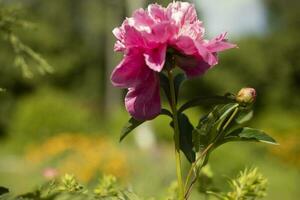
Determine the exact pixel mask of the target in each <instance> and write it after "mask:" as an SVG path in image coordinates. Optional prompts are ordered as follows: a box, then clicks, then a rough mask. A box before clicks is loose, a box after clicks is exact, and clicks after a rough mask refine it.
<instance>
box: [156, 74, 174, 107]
mask: <svg viewBox="0 0 300 200" xmlns="http://www.w3.org/2000/svg"><path fill="white" fill-rule="evenodd" d="M159 79H160V86H161V87H162V89H163V91H164V92H165V95H166V97H167V99H168V101H169V103H170V104H171V103H172V100H171V91H170V84H169V79H168V77H167V76H166V75H165V74H163V73H159Z"/></svg>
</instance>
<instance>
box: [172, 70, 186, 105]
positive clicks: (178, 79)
mask: <svg viewBox="0 0 300 200" xmlns="http://www.w3.org/2000/svg"><path fill="white" fill-rule="evenodd" d="M185 80H186V76H185V74H182V73H180V74H177V75H176V76H175V78H174V88H175V98H176V102H177V101H178V94H179V89H180V86H181V85H182V84H183V82H184V81H185Z"/></svg>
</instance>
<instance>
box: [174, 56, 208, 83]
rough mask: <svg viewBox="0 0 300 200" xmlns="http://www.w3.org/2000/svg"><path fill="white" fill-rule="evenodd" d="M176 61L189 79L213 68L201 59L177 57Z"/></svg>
mask: <svg viewBox="0 0 300 200" xmlns="http://www.w3.org/2000/svg"><path fill="white" fill-rule="evenodd" d="M175 60H176V64H177V65H178V66H179V67H180V68H181V69H182V70H183V71H185V73H186V75H187V77H188V78H192V77H195V76H199V75H202V74H204V73H205V72H206V71H207V70H208V69H209V68H210V67H211V66H210V65H209V64H208V63H207V62H205V61H204V60H203V59H202V58H201V57H192V56H176V58H175Z"/></svg>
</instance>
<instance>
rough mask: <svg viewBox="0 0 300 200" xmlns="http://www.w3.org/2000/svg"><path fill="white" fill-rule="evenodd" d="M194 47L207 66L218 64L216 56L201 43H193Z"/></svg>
mask: <svg viewBox="0 0 300 200" xmlns="http://www.w3.org/2000/svg"><path fill="white" fill-rule="evenodd" d="M194 43H195V46H196V48H197V50H198V53H199V55H200V56H201V57H202V58H203V60H204V61H205V62H207V63H208V64H209V65H216V64H218V58H217V55H216V54H215V53H213V52H210V51H209V50H208V49H207V48H206V47H205V46H204V45H203V43H200V42H197V41H195V42H194Z"/></svg>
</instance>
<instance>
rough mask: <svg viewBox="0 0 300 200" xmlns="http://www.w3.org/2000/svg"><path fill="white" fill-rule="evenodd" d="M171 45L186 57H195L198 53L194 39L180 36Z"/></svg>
mask: <svg viewBox="0 0 300 200" xmlns="http://www.w3.org/2000/svg"><path fill="white" fill-rule="evenodd" d="M170 43H171V45H172V46H173V47H174V48H175V49H177V50H179V51H180V52H182V53H183V54H186V55H194V54H196V53H197V52H198V50H197V48H196V46H195V44H194V41H193V39H192V38H190V37H188V36H180V37H178V38H177V39H176V40H174V41H171V42H170Z"/></svg>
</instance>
